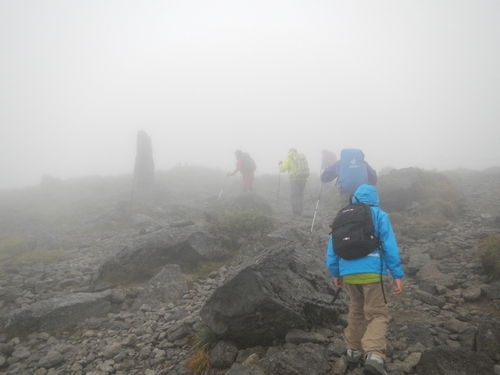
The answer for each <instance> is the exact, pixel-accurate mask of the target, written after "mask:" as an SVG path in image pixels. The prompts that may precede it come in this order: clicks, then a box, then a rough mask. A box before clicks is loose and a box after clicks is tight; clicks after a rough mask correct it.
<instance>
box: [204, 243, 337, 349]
mask: <svg viewBox="0 0 500 375" xmlns="http://www.w3.org/2000/svg"><path fill="white" fill-rule="evenodd" d="M317 251H318V250H316V249H314V248H313V249H311V248H310V247H303V246H301V245H299V244H294V243H291V242H282V243H279V244H277V245H275V246H273V247H271V248H269V249H268V250H266V251H265V252H263V253H260V254H259V255H258V256H256V257H252V258H250V259H249V260H247V261H246V262H244V263H242V264H241V265H239V266H238V267H236V268H235V269H234V271H233V273H232V275H230V276H229V277H228V279H227V280H226V281H225V282H224V284H223V285H221V286H220V287H218V288H217V289H216V290H215V292H214V293H213V294H212V295H211V296H210V297H209V298H208V299H207V301H206V302H205V304H204V305H203V307H202V309H201V311H200V315H201V317H202V319H203V322H204V323H205V324H206V325H207V326H209V327H210V328H211V329H212V330H213V331H214V332H215V333H217V334H218V335H220V336H221V337H223V338H226V339H232V340H234V341H236V342H239V341H242V342H245V343H246V345H248V346H253V345H266V344H269V343H271V342H272V341H273V340H274V339H275V338H284V337H285V335H286V334H287V332H288V331H290V329H291V328H299V329H304V328H306V327H308V326H309V325H314V324H318V325H319V324H320V322H322V323H327V322H332V323H334V322H335V320H336V318H337V316H338V310H337V309H336V307H335V306H331V305H330V302H331V295H332V294H333V288H332V286H331V282H330V277H329V276H328V274H327V273H326V269H325V267H324V264H323V260H322V259H321V258H320V257H318V256H317Z"/></svg>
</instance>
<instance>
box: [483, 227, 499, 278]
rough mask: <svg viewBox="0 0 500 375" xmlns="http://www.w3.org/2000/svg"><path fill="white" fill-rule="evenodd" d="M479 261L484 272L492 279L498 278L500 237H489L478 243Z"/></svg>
mask: <svg viewBox="0 0 500 375" xmlns="http://www.w3.org/2000/svg"><path fill="white" fill-rule="evenodd" d="M478 255H479V259H480V260H481V264H482V265H483V268H484V270H485V272H486V273H487V274H488V275H490V276H492V277H493V278H494V279H499V278H500V235H499V234H497V235H489V236H487V237H485V238H484V239H483V240H482V241H481V242H480V243H479V252H478Z"/></svg>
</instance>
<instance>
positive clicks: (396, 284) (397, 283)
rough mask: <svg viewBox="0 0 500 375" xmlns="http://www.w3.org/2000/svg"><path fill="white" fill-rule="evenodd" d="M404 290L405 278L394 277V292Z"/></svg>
mask: <svg viewBox="0 0 500 375" xmlns="http://www.w3.org/2000/svg"><path fill="white" fill-rule="evenodd" d="M402 292H403V280H401V279H394V288H393V289H392V294H401V293H402Z"/></svg>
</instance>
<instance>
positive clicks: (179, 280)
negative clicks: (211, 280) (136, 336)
mask: <svg viewBox="0 0 500 375" xmlns="http://www.w3.org/2000/svg"><path fill="white" fill-rule="evenodd" d="M187 292H188V287H187V282H186V279H185V278H184V275H183V274H182V271H181V267H180V266H179V265H177V264H168V265H166V266H165V268H163V269H162V270H161V271H160V272H159V273H158V274H157V275H156V276H155V277H153V278H152V279H151V280H150V281H149V283H148V285H147V286H146V287H145V288H144V290H143V291H142V292H141V293H140V294H139V296H138V297H137V298H136V300H135V302H134V304H133V306H132V310H136V309H139V308H140V307H141V306H142V305H143V304H146V305H148V306H149V307H152V308H155V307H157V306H159V305H160V304H162V303H168V302H175V301H177V300H178V299H179V298H181V297H182V296H183V295H184V294H186V293H187Z"/></svg>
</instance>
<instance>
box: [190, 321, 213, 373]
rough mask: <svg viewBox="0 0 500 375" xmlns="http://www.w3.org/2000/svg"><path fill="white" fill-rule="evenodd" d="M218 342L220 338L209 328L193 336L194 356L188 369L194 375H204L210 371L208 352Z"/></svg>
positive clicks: (204, 328) (205, 327) (202, 329)
mask: <svg viewBox="0 0 500 375" xmlns="http://www.w3.org/2000/svg"><path fill="white" fill-rule="evenodd" d="M218 340H219V336H218V335H217V334H215V333H214V332H213V331H212V330H211V329H210V328H209V327H207V326H204V327H202V328H201V329H200V330H199V331H198V332H196V333H195V334H194V335H193V337H192V338H191V343H192V347H193V355H192V356H191V359H190V360H189V362H188V364H187V368H188V369H189V370H191V371H193V374H194V375H199V374H204V373H207V372H208V371H209V370H210V367H211V363H210V356H209V355H208V353H207V351H208V350H210V349H211V348H213V346H214V345H215V344H216V343H217V341H218Z"/></svg>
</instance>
